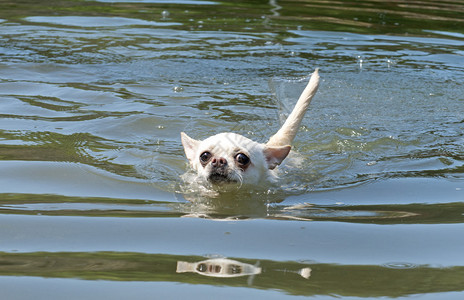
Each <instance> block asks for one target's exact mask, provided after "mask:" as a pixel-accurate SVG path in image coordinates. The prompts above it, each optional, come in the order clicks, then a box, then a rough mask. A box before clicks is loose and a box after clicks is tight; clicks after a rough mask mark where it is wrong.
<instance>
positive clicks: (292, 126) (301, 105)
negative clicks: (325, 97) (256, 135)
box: [266, 69, 319, 146]
mask: <svg viewBox="0 0 464 300" xmlns="http://www.w3.org/2000/svg"><path fill="white" fill-rule="evenodd" d="M318 87H319V69H316V70H315V71H314V73H313V74H312V75H311V78H310V79H309V83H308V85H307V86H306V88H305V89H304V90H303V93H301V96H300V98H299V99H298V101H297V103H296V104H295V107H294V108H293V111H292V113H291V114H290V115H289V116H288V118H287V120H286V121H285V123H284V125H282V127H281V128H280V129H279V131H277V133H276V134H274V135H273V136H272V137H271V138H270V139H269V141H268V142H267V143H266V145H268V146H286V145H291V144H292V142H293V139H294V138H295V136H296V133H297V132H298V128H299V127H300V123H301V120H303V117H304V115H305V113H306V110H307V109H308V106H309V104H310V103H311V99H313V97H314V95H315V94H316V92H317V88H318Z"/></svg>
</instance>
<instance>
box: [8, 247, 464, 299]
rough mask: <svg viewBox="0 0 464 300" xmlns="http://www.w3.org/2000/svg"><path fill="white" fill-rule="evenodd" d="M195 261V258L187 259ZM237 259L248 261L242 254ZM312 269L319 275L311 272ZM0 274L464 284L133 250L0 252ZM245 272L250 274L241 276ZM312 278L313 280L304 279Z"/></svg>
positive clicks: (361, 269) (307, 291)
mask: <svg viewBox="0 0 464 300" xmlns="http://www.w3.org/2000/svg"><path fill="white" fill-rule="evenodd" d="M195 260H198V262H196V263H189V262H187V261H195ZM240 260H242V261H248V262H251V260H247V259H244V258H243V259H240ZM255 261H256V260H255ZM176 265H177V270H176ZM403 266H407V267H403ZM175 270H176V271H175ZM189 272H194V273H198V274H202V275H206V276H196V274H194V275H192V274H188V273H189ZM312 272H314V274H317V276H312V274H311V273H312ZM254 275H259V276H254ZM0 276H6V277H10V276H14V277H17V278H23V277H30V276H33V277H43V278H78V279H84V280H89V281H95V282H96V281H102V280H106V281H126V282H130V281H144V282H148V281H152V282H179V283H184V284H204V285H210V286H217V285H221V286H230V287H247V286H248V285H249V279H251V278H254V281H253V287H254V288H258V289H263V290H281V291H285V292H286V293H288V294H291V295H304V296H317V295H339V296H351V297H402V296H410V295H414V294H418V293H440V292H450V291H455V292H458V291H463V287H464V267H462V266H461V267H449V268H440V267H431V266H427V265H413V264H409V263H401V264H400V263H390V264H386V265H381V266H378V265H340V264H323V263H317V262H312V263H311V268H309V267H308V266H307V264H304V263H298V262H294V261H272V260H261V259H260V267H257V266H253V265H252V264H250V263H246V262H240V261H237V260H232V259H226V258H214V259H206V260H204V259H202V258H201V257H199V256H178V255H167V254H146V253H133V252H95V253H86V252H56V253H54V252H32V253H6V252H0ZM243 276H250V277H249V278H248V280H243V279H242V277H243ZM300 276H301V277H300ZM310 276H311V280H305V279H308V278H309V277H310ZM225 278H228V279H227V280H224V279H225ZM303 278H304V279H303ZM431 282H433V284H430V283H431Z"/></svg>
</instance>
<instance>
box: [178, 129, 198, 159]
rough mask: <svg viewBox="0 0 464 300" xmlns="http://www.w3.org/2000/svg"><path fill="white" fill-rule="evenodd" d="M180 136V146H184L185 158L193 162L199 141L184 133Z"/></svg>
mask: <svg viewBox="0 0 464 300" xmlns="http://www.w3.org/2000/svg"><path fill="white" fill-rule="evenodd" d="M180 136H181V139H182V145H183V146H184V151H185V156H187V158H188V160H189V161H191V162H192V161H194V160H195V154H196V153H197V148H198V144H199V143H200V141H197V140H194V139H192V138H191V137H189V136H188V135H187V134H185V133H184V132H181V133H180Z"/></svg>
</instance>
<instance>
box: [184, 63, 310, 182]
mask: <svg viewBox="0 0 464 300" xmlns="http://www.w3.org/2000/svg"><path fill="white" fill-rule="evenodd" d="M318 86H319V73H318V69H316V71H315V72H314V73H313V74H312V76H311V78H310V80H309V83H308V85H307V86H306V88H305V89H304V91H303V93H302V94H301V96H300V98H299V99H298V102H297V103H296V105H295V108H294V109H293V111H292V112H291V114H290V115H289V116H288V118H287V120H286V121H285V123H284V124H283V125H282V128H280V129H279V131H277V133H276V134H275V135H273V136H272V137H271V138H270V139H269V141H268V142H267V143H266V144H261V143H257V142H254V141H252V140H250V139H248V138H246V137H244V136H242V135H239V134H236V133H231V132H226V133H219V134H217V135H214V136H211V137H209V138H207V139H205V140H203V141H199V140H195V139H192V138H190V137H189V136H188V135H187V134H185V133H184V132H182V133H181V137H182V145H183V146H184V151H185V154H186V156H187V158H188V160H189V162H190V165H191V167H192V168H193V169H194V170H195V171H196V172H197V174H198V176H199V177H200V179H201V180H206V181H207V182H210V183H211V184H212V185H223V184H226V183H227V184H229V183H236V184H239V185H243V184H246V185H257V184H260V183H263V182H275V180H276V178H277V176H276V174H275V173H274V172H273V170H274V168H275V167H276V166H278V165H280V164H281V163H282V161H283V160H284V159H285V158H286V157H287V155H288V153H289V152H290V149H291V146H290V145H291V143H292V141H293V139H294V138H295V136H296V133H297V131H298V128H299V126H300V123H301V120H302V119H303V117H304V114H305V113H306V110H307V108H308V106H309V104H310V102H311V99H312V98H313V96H314V95H315V94H316V91H317V88H318Z"/></svg>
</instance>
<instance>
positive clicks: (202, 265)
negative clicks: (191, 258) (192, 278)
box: [176, 258, 261, 277]
mask: <svg viewBox="0 0 464 300" xmlns="http://www.w3.org/2000/svg"><path fill="white" fill-rule="evenodd" d="M257 265H258V264H256V265H254V266H253V265H250V264H246V263H242V262H239V261H236V260H232V259H227V258H211V259H207V260H203V261H199V262H193V263H189V262H186V261H178V262H177V269H176V272H177V273H185V272H193V273H198V274H201V275H205V276H212V277H240V276H249V275H256V274H261V268H260V267H258V266H257Z"/></svg>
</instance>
